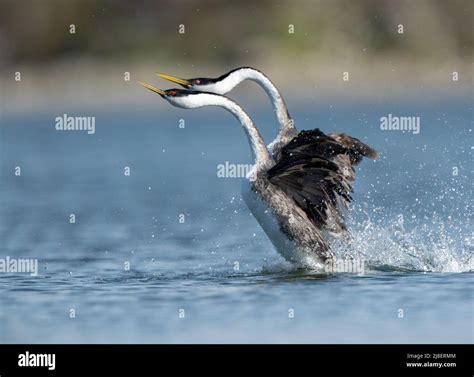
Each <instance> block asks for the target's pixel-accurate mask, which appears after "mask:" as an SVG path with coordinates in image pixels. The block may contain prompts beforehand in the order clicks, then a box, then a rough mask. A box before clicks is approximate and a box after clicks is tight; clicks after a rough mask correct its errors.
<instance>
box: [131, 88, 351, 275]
mask: <svg viewBox="0 0 474 377" xmlns="http://www.w3.org/2000/svg"><path fill="white" fill-rule="evenodd" d="M140 84H142V85H143V86H144V87H145V88H147V89H149V90H151V91H153V92H155V93H157V94H159V95H160V96H161V97H162V98H164V99H165V100H167V101H168V102H169V103H171V104H172V105H174V106H176V107H181V108H184V109H192V108H199V107H204V106H219V107H222V108H224V109H226V110H227V111H229V112H230V113H232V115H234V117H236V118H237V119H238V120H239V122H240V123H241V125H242V126H243V128H244V130H245V132H246V135H247V138H248V141H249V144H250V148H251V152H252V156H253V159H254V161H255V164H254V167H253V168H252V169H251V171H250V172H249V173H248V175H247V177H246V179H245V180H244V181H243V185H242V195H243V198H244V200H245V202H246V204H247V206H248V207H249V209H250V211H251V212H252V213H253V215H254V216H255V218H256V219H257V221H258V222H259V224H260V225H261V227H262V228H263V230H264V231H265V233H266V234H267V236H268V237H269V238H270V240H271V241H272V243H273V244H274V246H275V248H276V249H277V251H278V252H279V253H280V254H281V255H282V256H283V257H284V258H285V259H287V260H288V261H290V262H293V263H297V264H300V265H304V266H310V267H313V268H321V267H323V264H324V263H325V262H326V261H328V260H331V259H333V258H334V254H333V253H332V251H331V250H330V248H329V244H328V242H327V240H326V239H325V237H324V229H323V225H327V224H328V223H329V222H331V221H334V219H333V218H331V215H332V214H333V213H337V210H336V206H337V203H338V201H343V202H345V201H349V200H350V191H351V185H350V183H349V182H348V181H347V179H346V177H345V176H344V174H343V173H342V172H341V170H340V169H339V167H338V166H337V165H336V164H335V163H334V162H332V161H330V160H329V159H327V158H326V157H324V156H325V155H332V154H333V152H332V149H333V147H334V148H339V149H341V150H342V149H343V148H344V147H343V146H341V145H339V144H338V143H336V142H335V141H334V140H333V139H331V138H329V137H327V136H326V135H324V134H323V133H322V132H320V134H321V138H320V140H319V142H317V143H315V145H314V147H315V148H318V149H319V151H320V155H318V156H311V157H307V156H304V155H300V154H296V155H294V156H292V155H285V156H284V157H282V159H280V161H279V162H278V163H275V161H274V159H273V157H272V156H271V155H270V153H269V152H268V150H267V148H266V146H265V143H264V142H263V139H262V137H261V135H260V132H259V131H258V129H257V127H256V126H255V124H254V122H253V121H252V119H251V118H250V117H249V116H248V115H247V113H245V111H244V110H243V109H242V108H241V107H240V106H239V105H238V104H237V103H235V102H234V101H232V100H231V99H229V98H227V97H225V96H221V95H218V94H214V93H206V92H198V91H190V90H184V89H168V90H161V89H158V88H155V87H154V86H151V85H149V84H145V83H140Z"/></svg>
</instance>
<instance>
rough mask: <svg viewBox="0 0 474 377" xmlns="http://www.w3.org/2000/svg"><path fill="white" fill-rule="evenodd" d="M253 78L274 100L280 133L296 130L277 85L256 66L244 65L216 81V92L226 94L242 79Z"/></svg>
mask: <svg viewBox="0 0 474 377" xmlns="http://www.w3.org/2000/svg"><path fill="white" fill-rule="evenodd" d="M245 80H251V81H255V82H256V83H257V84H258V85H260V86H261V87H262V88H263V89H264V90H265V92H266V93H267V95H268V96H269V97H270V100H271V102H272V106H273V110H274V111H275V113H276V116H277V119H278V123H279V124H280V133H285V134H286V133H288V132H289V131H292V130H294V128H295V127H294V122H293V120H292V119H291V117H290V114H288V108H287V107H286V104H285V101H284V100H283V97H282V95H281V94H280V92H279V90H278V89H277V88H276V86H275V85H274V84H273V83H272V82H271V81H270V79H269V78H268V77H267V76H265V75H264V74H263V73H262V72H260V71H259V70H257V69H255V68H250V67H244V68H239V69H236V70H235V71H232V72H231V73H229V74H228V75H227V76H226V77H225V78H224V79H222V80H221V81H219V82H217V83H215V84H214V85H215V87H216V92H218V93H220V94H226V93H228V92H230V91H231V90H232V89H234V88H235V87H236V86H237V85H239V84H240V83H241V82H242V81H245Z"/></svg>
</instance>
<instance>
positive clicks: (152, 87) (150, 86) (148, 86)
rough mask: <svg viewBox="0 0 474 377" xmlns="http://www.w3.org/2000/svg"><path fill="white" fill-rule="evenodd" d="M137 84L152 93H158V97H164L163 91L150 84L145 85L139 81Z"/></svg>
mask: <svg viewBox="0 0 474 377" xmlns="http://www.w3.org/2000/svg"><path fill="white" fill-rule="evenodd" d="M139 83H140V84H141V85H143V86H144V87H145V88H147V89H149V90H151V91H152V92H155V93H158V94H159V95H160V96H162V97H164V96H165V95H166V93H165V91H164V90H161V89H158V88H155V87H154V86H152V85H150V84H146V83H144V82H141V81H139Z"/></svg>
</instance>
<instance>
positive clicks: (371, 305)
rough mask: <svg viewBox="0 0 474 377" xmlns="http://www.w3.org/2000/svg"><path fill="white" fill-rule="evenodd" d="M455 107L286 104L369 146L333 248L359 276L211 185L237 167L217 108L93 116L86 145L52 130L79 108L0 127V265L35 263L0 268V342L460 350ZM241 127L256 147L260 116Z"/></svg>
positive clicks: (311, 122)
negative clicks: (286, 246) (407, 125)
mask: <svg viewBox="0 0 474 377" xmlns="http://www.w3.org/2000/svg"><path fill="white" fill-rule="evenodd" d="M470 106H471V105H470V104H469V101H468V100H466V101H464V100H456V101H445V100H439V101H436V102H432V101H429V100H425V101H422V100H420V101H419V102H416V101H408V100H407V101H405V102H403V101H402V102H398V103H387V104H373V103H369V102H367V103H364V102H363V101H360V102H359V103H357V104H347V103H340V102H338V101H337V100H334V101H327V102H326V103H323V104H321V103H319V104H311V106H307V105H306V106H305V105H304V104H296V105H295V104H293V106H292V109H293V111H292V115H293V117H294V118H295V121H296V124H297V126H298V127H299V128H300V129H305V128H306V129H308V128H314V127H320V128H321V129H322V130H324V131H326V132H333V131H339V132H346V133H348V134H350V135H353V136H356V137H359V138H360V139H362V140H364V141H366V142H367V143H369V144H370V145H371V146H373V147H374V148H376V149H378V150H379V151H380V152H381V158H380V159H379V160H378V161H377V162H372V161H366V162H364V163H362V164H361V165H360V167H359V168H358V171H357V175H358V178H357V182H356V185H355V195H354V198H355V200H354V210H353V212H352V215H351V216H350V218H349V219H348V222H349V228H350V230H351V232H352V237H353V238H352V241H351V243H350V244H349V245H346V244H338V245H334V250H335V252H336V254H337V255H338V256H340V257H341V258H342V257H357V258H364V260H365V261H366V271H365V274H364V275H356V274H331V275H328V274H323V273H321V272H315V271H309V270H300V269H295V268H294V267H293V266H291V265H289V264H287V263H286V262H285V261H284V260H283V259H282V258H281V257H280V256H279V255H278V254H277V253H276V251H275V250H274V249H273V248H272V245H271V243H270V242H269V241H268V239H267V238H266V236H265V234H264V233H263V231H262V230H261V229H260V227H259V226H258V224H257V223H256V221H255V220H254V219H253V217H252V216H251V214H250V213H249V211H248V209H247V208H246V207H245V204H244V203H243V202H242V200H241V198H240V182H239V179H236V178H218V177H217V174H216V171H217V165H218V164H221V163H224V162H225V161H229V162H230V163H234V164H241V163H242V164H244V163H249V162H251V161H250V160H249V148H248V145H247V143H246V139H245V136H244V133H243V132H242V130H241V128H240V127H239V126H238V124H237V123H236V121H235V120H234V119H233V118H232V117H231V116H230V115H229V114H227V113H225V112H224V111H223V110H221V109H216V108H206V109H200V110H194V111H191V110H188V111H186V110H180V109H176V108H171V107H169V106H167V105H166V104H164V103H159V104H158V103H157V108H156V109H149V108H148V109H139V108H136V107H131V108H129V109H126V108H123V109H119V110H117V109H109V110H107V109H104V110H102V111H100V112H94V113H93V114H92V115H95V116H96V133H95V134H94V135H87V134H86V133H84V132H59V131H56V130H55V129H54V118H55V117H56V116H60V115H62V114H63V113H64V112H66V113H68V114H69V115H91V111H88V110H87V109H85V110H84V111H77V110H76V111H69V112H68V111H67V110H64V109H61V111H59V112H53V111H51V112H45V113H41V114H29V113H27V112H25V113H23V114H9V115H8V116H7V115H4V116H3V117H2V118H1V131H0V132H1V134H0V137H1V139H0V148H1V150H0V153H1V154H0V156H1V166H0V169H1V170H0V172H1V182H0V189H1V196H0V211H1V212H0V213H1V215H0V235H1V237H0V239H1V241H2V242H1V249H0V258H5V257H6V256H10V257H13V258H37V259H38V260H39V269H40V271H39V275H38V276H37V277H32V276H30V275H29V274H24V273H23V274H22V273H16V274H14V273H0V342H2V343H5V342H13V343H17V342H34V343H44V342H46V343H48V342H66V343H76V342H112V343H115V342H139V343H143V342H146V343H181V342H259V343H267V342H296V343H305V342H315V343H352V342H357V343H364V342H377V343H398V342H408V343H411V342H413V343H421V342H425V343H431V342H456V343H458V342H462V343H470V342H472V341H473V302H474V301H473V293H472V292H473V290H472V283H473V274H472V271H474V263H473V251H474V233H473V232H474V229H473V226H472V222H471V220H472V198H473V188H472V182H473V176H472V166H473V164H472V141H473V137H472V108H471V107H470ZM388 113H392V114H398V115H413V116H420V117H421V133H420V134H419V135H413V134H409V133H401V132H395V131H392V132H388V131H385V132H384V131H381V130H380V129H379V118H380V117H381V116H386V115H387V114H388ZM252 116H254V118H255V120H256V121H257V123H258V124H259V125H260V126H261V128H262V130H263V134H264V136H265V137H266V138H267V141H269V140H271V139H270V137H271V136H272V135H273V134H274V127H273V121H274V120H273V118H272V116H271V114H270V113H269V108H267V107H265V108H263V107H262V108H261V109H260V108H257V107H254V108H253V109H252ZM180 119H184V120H185V128H179V126H178V122H179V120H180ZM15 166H20V167H21V169H22V174H21V176H20V177H18V176H15V175H14V168H15ZM125 166H128V167H130V169H131V174H130V176H125V175H124V167H125ZM454 168H457V169H458V175H455V174H453V172H454V170H453V169H454ZM71 213H74V214H75V215H76V223H75V224H71V223H70V222H69V215H70V214H71ZM180 214H184V219H185V222H184V223H180V221H179V219H180ZM235 262H238V264H239V269H235V268H234V267H235V266H236V264H235ZM126 263H129V264H130V270H129V271H127V270H125V268H124V266H125V264H126ZM71 309H73V310H74V311H75V317H74V318H71V317H70V313H71ZM181 309H183V310H184V311H183V310H181ZM400 309H401V310H402V311H403V316H402V318H400V316H401V315H400V313H402V312H401V311H400ZM290 312H292V313H294V316H293V318H290V316H289V313H290ZM183 313H184V318H180V314H181V316H182V315H183Z"/></svg>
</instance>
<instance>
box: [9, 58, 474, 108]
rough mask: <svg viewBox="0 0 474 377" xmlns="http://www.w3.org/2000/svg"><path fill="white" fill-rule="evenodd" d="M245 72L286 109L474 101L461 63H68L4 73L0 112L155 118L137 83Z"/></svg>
mask: <svg viewBox="0 0 474 377" xmlns="http://www.w3.org/2000/svg"><path fill="white" fill-rule="evenodd" d="M244 65H249V66H253V67H255V68H258V69H260V70H262V71H263V72H264V73H265V74H267V75H268V76H269V77H270V79H271V80H272V81H273V82H274V84H275V85H276V86H277V87H278V88H279V89H280V90H281V92H282V94H283V96H284V98H285V99H286V100H287V102H289V103H291V102H301V103H313V102H316V103H317V102H325V101H328V100H338V101H345V102H350V103H357V102H361V101H362V102H367V101H400V100H408V101H409V100H411V99H420V97H422V98H424V99H425V100H432V99H442V98H447V99H449V100H455V99H456V98H463V97H466V96H472V73H471V70H470V65H469V64H467V63H466V62H465V61H462V60H453V61H449V62H442V63H439V64H437V65H434V64H433V63H432V62H431V63H428V64H427V65H426V66H425V65H423V64H420V63H419V62H417V63H416V64H415V63H412V62H410V61H407V60H398V61H396V60H393V59H388V58H387V59H372V60H370V61H367V62H365V63H362V64H361V63H360V62H359V63H358V64H354V63H347V62H345V61H341V62H332V64H329V62H327V61H323V60H322V59H314V60H311V59H302V60H299V61H298V62H297V64H293V62H282V61H279V62H278V63H276V62H272V61H268V62H265V61H260V62H259V63H255V62H252V63H249V64H244V63H239V64H235V65H229V66H227V67H223V66H222V65H216V66H215V67H212V66H209V65H206V66H204V65H203V66H196V65H191V64H190V65H189V66H187V67H184V66H182V65H181V66H171V65H168V66H166V65H164V64H160V63H159V62H156V63H154V62H152V61H149V60H148V61H143V62H140V63H133V64H119V63H118V62H113V63H110V62H103V61H95V60H92V59H79V60H74V61H71V60H63V61H60V62H56V63H54V64H49V65H47V66H45V65H40V66H32V65H29V66H22V67H21V68H18V70H17V71H18V72H21V81H15V72H17V71H15V70H13V69H10V70H9V71H4V74H3V75H2V77H1V87H2V92H3V95H2V98H1V104H0V106H1V108H0V109H1V112H2V114H3V115H14V114H15V113H23V112H31V113H42V112H50V111H51V110H55V109H58V110H59V111H66V110H67V111H73V110H85V109H90V110H92V111H96V110H100V109H103V108H107V109H114V108H117V109H121V110H124V111H125V110H126V108H127V106H130V107H131V108H135V109H137V108H138V109H154V110H156V109H157V108H160V107H159V106H156V104H157V99H158V98H156V97H154V96H152V95H150V93H149V92H148V91H146V90H144V89H143V88H142V87H141V86H140V85H139V84H138V81H145V82H148V83H150V84H152V85H155V86H157V87H160V88H164V89H166V88H169V87H174V86H175V85H173V84H172V83H169V82H166V81H164V80H161V79H159V78H158V77H157V76H156V74H155V73H156V72H158V71H159V72H164V73H168V74H172V75H176V76H179V77H183V78H192V77H217V76H220V75H221V74H223V73H225V72H227V71H229V70H231V69H233V68H236V67H238V66H244ZM319 67H321V68H319ZM420 67H426V68H423V69H421V68H420ZM125 72H129V73H130V81H126V80H125V79H124V76H125ZM343 72H349V80H348V81H344V80H343ZM453 72H458V75H459V81H453V80H452V74H453ZM229 97H231V98H235V99H236V100H237V101H239V100H244V101H245V100H247V99H248V97H251V99H252V102H254V103H255V104H256V105H258V106H259V105H261V104H265V103H267V101H268V99H267V97H266V95H265V94H264V92H263V91H261V89H260V88H258V86H257V85H256V84H255V83H243V84H242V85H240V86H239V87H237V88H236V89H235V91H233V92H232V93H230V94H229ZM288 105H289V104H288ZM289 106H290V105H289ZM161 109H164V107H161Z"/></svg>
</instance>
